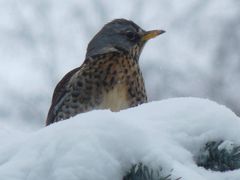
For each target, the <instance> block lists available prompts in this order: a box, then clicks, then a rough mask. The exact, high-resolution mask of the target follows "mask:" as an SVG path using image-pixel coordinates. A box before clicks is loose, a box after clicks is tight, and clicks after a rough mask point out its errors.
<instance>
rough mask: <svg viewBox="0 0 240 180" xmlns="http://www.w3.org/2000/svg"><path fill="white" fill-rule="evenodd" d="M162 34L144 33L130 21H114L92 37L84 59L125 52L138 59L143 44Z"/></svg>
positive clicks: (157, 31)
mask: <svg viewBox="0 0 240 180" xmlns="http://www.w3.org/2000/svg"><path fill="white" fill-rule="evenodd" d="M164 32H165V31H164V30H152V31H145V30H143V29H142V28H140V27H139V26H138V25H136V24H135V23H134V22H132V21H129V20H126V19H115V20H113V21H111V22H110V23H108V24H106V25H105V26H104V27H103V28H102V29H101V30H100V31H99V32H98V33H97V34H96V35H95V36H94V37H93V39H92V40H91V41H90V43H89V44H88V48H87V54H86V57H89V56H93V55H98V54H104V53H108V52H112V51H125V52H128V53H132V55H134V56H136V58H137V59H138V57H139V55H140V53H141V51H142V48H143V46H144V45H145V43H146V42H147V41H148V40H149V39H152V38H154V37H156V36H158V35H160V34H162V33H164Z"/></svg>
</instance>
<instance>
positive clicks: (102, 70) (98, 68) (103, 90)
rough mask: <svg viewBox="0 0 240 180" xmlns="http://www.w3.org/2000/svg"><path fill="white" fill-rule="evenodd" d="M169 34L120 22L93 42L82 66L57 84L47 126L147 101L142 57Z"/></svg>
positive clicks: (101, 31) (104, 31)
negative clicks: (146, 47)
mask: <svg viewBox="0 0 240 180" xmlns="http://www.w3.org/2000/svg"><path fill="white" fill-rule="evenodd" d="M164 32H165V31H163V30H153V31H145V30H143V29H142V28H140V27H139V26H138V25H136V24H135V23H134V22H132V21H129V20H126V19H116V20H113V21H112V22H110V23H108V24H106V25H105V26H104V27H103V28H102V29H101V30H100V31H99V32H98V33H97V34H96V35H95V36H94V37H93V39H92V40H91V41H90V43H89V44H88V47H87V53H86V58H85V60H84V62H83V64H82V65H81V66H80V67H77V68H75V69H73V70H72V71H70V72H68V73H67V74H66V75H65V76H64V77H63V78H62V80H61V81H60V82H59V83H58V84H57V86H56V88H55V90H54V93H53V98H52V104H51V107H50V109H49V112H48V116H47V120H46V125H49V124H51V123H54V122H57V121H61V120H65V119H68V118H70V117H73V116H75V115H77V114H79V113H83V112H88V111H91V110H94V109H110V110H111V111H120V110H122V109H126V108H129V107H134V106H137V105H139V104H142V103H145V102H147V95H146V91H145V85H144V80H143V76H142V73H141V70H140V68H139V56H140V54H141V51H142V49H143V47H144V45H145V43H146V42H147V41H148V40H149V39H151V38H154V37H156V36H158V35H160V34H162V33H164Z"/></svg>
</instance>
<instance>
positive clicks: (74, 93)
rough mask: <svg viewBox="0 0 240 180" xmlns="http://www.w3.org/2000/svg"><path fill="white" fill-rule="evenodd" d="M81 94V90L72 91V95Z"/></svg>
mask: <svg viewBox="0 0 240 180" xmlns="http://www.w3.org/2000/svg"><path fill="white" fill-rule="evenodd" d="M79 94H80V92H79V91H77V90H75V91H72V96H73V97H77V96H79Z"/></svg>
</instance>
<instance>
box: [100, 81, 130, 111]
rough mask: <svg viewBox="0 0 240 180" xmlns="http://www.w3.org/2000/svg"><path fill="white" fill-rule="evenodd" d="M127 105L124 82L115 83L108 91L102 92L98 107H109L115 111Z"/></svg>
mask: <svg viewBox="0 0 240 180" xmlns="http://www.w3.org/2000/svg"><path fill="white" fill-rule="evenodd" d="M128 107H129V102H128V98H127V86H126V84H124V83H121V82H119V83H117V84H116V85H115V86H114V87H113V88H112V89H111V90H110V91H108V92H107V91H105V92H104V93H103V100H102V103H101V104H100V106H99V108H100V109H110V110H111V111H114V112H117V111H120V110H122V109H126V108H128Z"/></svg>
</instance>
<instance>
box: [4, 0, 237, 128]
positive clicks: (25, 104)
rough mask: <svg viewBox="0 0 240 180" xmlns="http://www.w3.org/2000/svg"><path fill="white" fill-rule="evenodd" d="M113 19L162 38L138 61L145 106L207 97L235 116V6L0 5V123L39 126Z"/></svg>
mask: <svg viewBox="0 0 240 180" xmlns="http://www.w3.org/2000/svg"><path fill="white" fill-rule="evenodd" d="M114 18H126V19H131V20H133V21H134V22H136V23H137V24H138V25H140V26H141V27H142V28H143V29H146V30H151V29H157V28H161V29H164V30H166V31H167V33H165V34H164V35H162V36H160V37H158V38H156V39H154V40H151V41H150V42H149V43H148V44H147V45H146V46H145V49H144V51H143V53H142V56H141V59H140V65H141V68H142V70H143V74H144V78H145V83H146V87H147V93H148V96H149V99H150V100H151V101H154V100H160V99H166V98H171V97H185V96H194V97H201V98H208V99H211V100H213V101H216V102H218V103H220V104H223V105H225V106H227V107H229V108H231V109H232V111H234V112H235V113H236V114H237V115H240V103H239V101H240V93H239V91H240V1H239V0H228V1H226V0H211V1H208V0H201V1H199V0H185V1H179V0H171V1H169V0H149V1H144V0H131V1H129V0H117V1H107V0H0V62H1V66H0V123H2V124H3V123H4V124H6V123H7V124H9V125H11V126H14V127H16V128H20V129H24V130H32V129H38V128H41V127H42V126H44V121H45V118H46V115H47V111H48V108H49V106H50V101H51V96H52V93H53V90H54V87H55V86H56V84H57V82H58V81H59V80H60V79H61V78H62V77H63V76H64V74H66V73H67V72H68V71H70V70H71V69H73V68H74V67H77V66H79V65H80V64H81V63H82V62H83V60H84V57H85V52H86V47H87V44H88V42H89V41H90V40H91V38H92V37H93V36H94V34H95V33H96V32H97V31H99V30H100V28H101V27H102V26H103V25H104V24H105V23H107V22H109V21H111V20H112V19H114ZM199 111H201V109H199ZM0 125H1V124H0Z"/></svg>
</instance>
